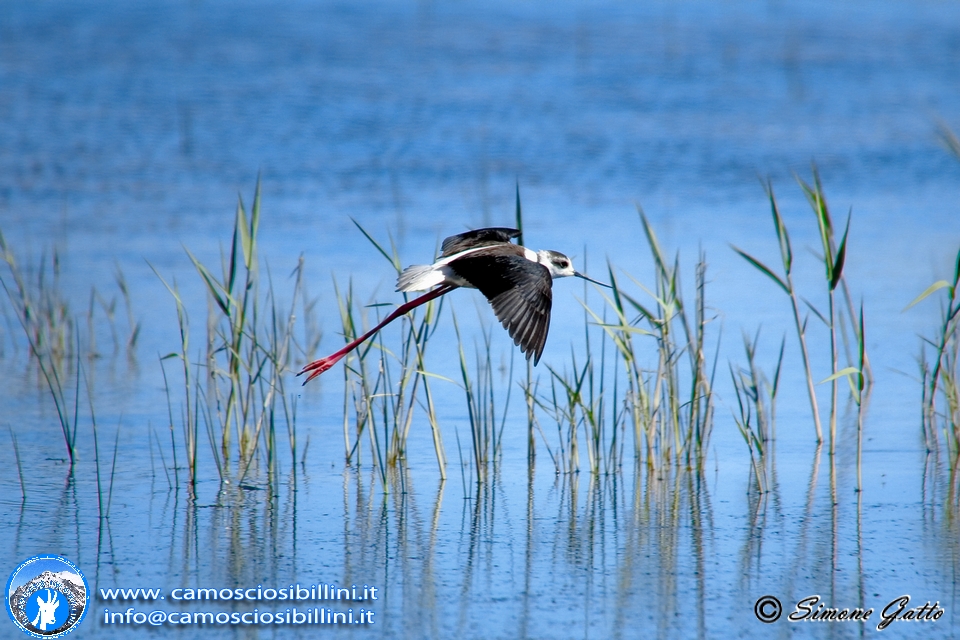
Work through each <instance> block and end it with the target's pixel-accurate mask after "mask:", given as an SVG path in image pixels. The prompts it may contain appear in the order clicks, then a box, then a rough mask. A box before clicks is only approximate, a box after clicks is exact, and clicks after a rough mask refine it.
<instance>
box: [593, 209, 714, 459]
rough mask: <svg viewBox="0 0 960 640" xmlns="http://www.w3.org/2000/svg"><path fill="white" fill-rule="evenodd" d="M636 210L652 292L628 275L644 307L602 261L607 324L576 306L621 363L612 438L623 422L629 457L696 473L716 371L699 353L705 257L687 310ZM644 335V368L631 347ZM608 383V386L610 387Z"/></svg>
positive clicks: (669, 265)
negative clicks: (648, 346)
mask: <svg viewBox="0 0 960 640" xmlns="http://www.w3.org/2000/svg"><path fill="white" fill-rule="evenodd" d="M638 212H639V214H640V221H641V224H642V226H643V231H644V235H645V237H646V240H647V246H648V248H649V250H650V252H651V256H652V258H653V263H654V289H653V290H652V291H651V290H649V289H647V288H646V287H644V286H643V285H642V284H641V283H640V282H638V281H636V280H635V279H633V278H632V277H630V279H631V280H632V281H633V282H634V284H636V285H637V287H638V288H639V289H640V290H641V291H643V292H644V293H646V294H647V295H648V296H649V297H650V298H651V299H652V304H651V303H643V302H640V301H639V299H638V298H639V296H638V295H637V294H633V295H631V294H628V293H627V292H626V290H624V288H623V287H622V286H621V284H620V282H619V281H618V280H617V277H616V274H615V273H614V270H613V267H612V266H610V267H608V273H609V277H610V282H611V286H612V291H611V294H610V295H607V294H606V293H603V292H601V293H602V295H603V297H604V299H605V301H606V303H607V308H608V309H610V310H611V311H612V312H613V314H614V316H615V317H614V321H613V322H607V321H606V320H605V318H604V316H603V315H602V314H599V313H597V312H596V311H594V310H592V309H590V308H589V307H587V306H586V305H584V306H585V308H586V309H587V312H588V313H589V314H590V316H591V317H592V319H593V321H594V322H595V323H596V324H598V325H599V326H601V327H602V328H603V330H604V332H605V335H606V337H607V339H609V340H610V341H611V342H612V343H613V345H614V347H615V348H616V354H617V356H616V358H615V360H617V361H619V362H620V363H621V364H622V365H623V371H624V378H625V380H624V383H623V385H624V386H623V393H624V394H625V396H624V403H625V411H623V412H622V413H615V414H614V415H615V420H616V422H615V426H614V428H612V429H610V430H609V433H611V437H613V434H615V433H616V431H617V428H616V427H617V426H621V425H622V426H626V423H629V426H630V428H631V430H632V431H633V436H634V447H635V449H634V452H635V455H636V457H637V458H638V459H642V460H645V463H646V465H647V466H648V467H649V468H651V469H656V468H662V467H665V466H671V465H676V466H677V467H682V468H686V469H690V470H700V469H702V467H703V463H704V460H705V457H706V452H707V447H708V444H709V439H710V432H711V429H712V426H713V410H714V405H713V380H714V375H715V372H716V356H714V357H713V364H712V365H711V364H710V358H709V357H708V355H707V352H706V343H707V326H708V324H709V322H710V320H709V319H708V318H707V306H706V270H707V265H706V259H705V257H704V255H703V254H702V253H701V255H700V257H699V260H698V262H697V264H696V269H695V280H694V282H695V296H694V300H693V307H692V309H688V307H687V304H686V302H685V301H684V298H683V295H682V292H681V286H680V283H681V278H680V266H679V255H677V256H676V257H675V258H674V260H673V261H672V262H668V261H667V259H666V257H665V255H664V253H663V250H662V249H661V247H660V243H659V241H658V240H657V236H656V234H655V232H654V230H653V227H652V226H651V225H650V222H649V220H648V219H647V217H646V214H644V212H643V210H642V209H639V207H638ZM646 338H649V339H651V340H652V341H653V343H654V344H655V345H656V364H655V365H654V366H653V367H650V368H648V367H645V366H644V364H643V363H644V358H643V354H644V353H645V349H643V348H642V347H640V346H639V345H637V344H636V340H637V339H646ZM718 345H719V341H718ZM615 380H616V378H614V379H611V380H610V382H609V383H610V384H614V385H615V386H614V389H617V387H616V384H619V383H618V382H615ZM574 382H575V381H574ZM600 393H601V394H603V393H604V390H603V389H601V390H600ZM614 395H615V392H614ZM598 450H599V449H598Z"/></svg>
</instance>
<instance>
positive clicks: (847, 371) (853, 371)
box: [817, 367, 860, 384]
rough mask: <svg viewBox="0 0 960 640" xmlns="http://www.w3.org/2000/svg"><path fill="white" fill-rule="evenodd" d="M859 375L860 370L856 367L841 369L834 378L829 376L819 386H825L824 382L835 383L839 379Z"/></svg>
mask: <svg viewBox="0 0 960 640" xmlns="http://www.w3.org/2000/svg"><path fill="white" fill-rule="evenodd" d="M859 373H860V369H857V368H856V367H847V368H846V369H841V370H840V371H837V372H836V373H835V374H833V375H832V376H828V377H826V378H824V379H823V380H821V381H820V382H818V383H817V384H823V383H824V382H833V381H834V380H836V379H837V378H842V377H843V376H852V375H855V374H859Z"/></svg>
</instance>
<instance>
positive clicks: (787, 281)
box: [732, 167, 867, 454]
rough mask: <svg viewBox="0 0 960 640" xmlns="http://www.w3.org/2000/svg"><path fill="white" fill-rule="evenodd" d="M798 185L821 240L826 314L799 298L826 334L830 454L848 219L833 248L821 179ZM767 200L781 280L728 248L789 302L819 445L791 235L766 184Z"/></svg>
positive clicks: (854, 327)
mask: <svg viewBox="0 0 960 640" xmlns="http://www.w3.org/2000/svg"><path fill="white" fill-rule="evenodd" d="M797 182H798V183H799V184H800V188H801V190H802V191H803V193H804V195H805V196H806V198H807V202H808V203H809V205H810V207H811V209H812V210H813V213H814V217H815V218H816V221H817V229H818V232H819V237H820V244H821V248H822V250H823V253H822V255H821V260H822V262H823V266H824V272H825V280H826V285H827V305H828V311H827V313H826V314H823V313H821V312H820V311H819V310H818V309H817V308H816V307H815V306H814V305H813V304H811V303H810V302H809V301H807V300H805V299H804V303H805V304H806V305H807V307H808V309H809V310H810V311H811V312H812V313H813V314H814V315H815V316H816V317H817V318H819V319H820V320H821V321H822V322H823V323H824V325H825V326H826V327H827V330H828V332H829V334H830V375H829V376H828V377H827V378H826V380H825V381H824V382H827V381H829V382H830V383H831V384H830V414H829V423H828V428H829V435H830V444H829V447H830V453H831V454H833V452H834V450H835V447H836V436H837V379H838V378H839V377H840V376H838V375H837V373H838V359H839V344H838V342H837V330H838V328H842V327H841V324H840V323H841V322H842V319H841V318H840V316H839V311H838V309H837V304H836V290H837V287H838V286H839V285H841V284H843V283H844V280H843V266H844V262H845V259H846V250H847V234H848V232H849V230H850V219H851V216H850V215H848V216H847V223H846V226H845V228H844V231H843V236H842V237H841V239H840V243H839V244H837V243H836V236H835V230H834V225H833V220H832V218H831V216H830V210H829V208H828V206H827V200H826V197H825V196H824V193H823V185H822V184H821V182H820V175H819V173H818V172H817V169H816V167H814V168H813V183H812V184H808V183H807V182H805V181H804V180H802V179H801V178H799V177H797ZM764 186H765V189H766V192H767V197H768V199H769V200H770V210H771V213H772V215H773V225H774V230H775V232H776V235H777V244H778V247H779V250H780V258H781V261H782V264H783V275H782V276H781V275H778V274H777V273H774V271H773V270H772V269H770V268H769V267H767V266H766V265H765V264H764V263H762V262H760V261H759V260H758V259H756V258H754V257H753V256H752V255H750V254H748V253H746V252H745V251H742V250H741V249H739V248H737V247H732V248H733V250H734V251H736V252H737V253H738V254H739V255H740V256H741V257H743V258H744V259H745V260H746V261H747V262H749V263H750V264H751V265H752V266H753V267H755V268H756V269H757V270H758V271H760V272H761V273H763V274H764V275H766V276H767V277H769V278H770V279H771V280H773V281H774V282H775V283H776V284H777V286H779V287H780V288H781V289H782V290H783V292H784V293H786V294H787V296H788V297H789V299H790V307H791V311H792V313H793V320H794V326H795V329H796V333H797V340H798V342H799V345H800V354H801V356H802V358H803V368H804V373H805V375H806V383H807V395H808V396H809V399H810V410H811V412H812V414H813V423H814V429H815V431H816V437H817V443H821V442H823V429H822V426H821V416H820V409H819V407H818V403H817V394H816V389H815V386H816V385H815V383H814V376H813V371H812V366H811V363H810V355H809V350H808V346H807V320H808V317H806V316H805V317H803V318H801V314H800V302H799V300H800V299H801V298H800V296H799V294H798V293H797V290H796V288H795V286H794V283H793V276H792V271H793V249H792V248H791V246H790V235H789V233H788V232H787V226H786V224H785V223H784V221H783V217H782V216H781V215H780V209H779V206H778V205H777V200H776V197H775V196H774V192H773V185H772V183H771V182H770V181H769V180H768V181H767V182H766V184H765V185H764ZM843 291H844V292H846V293H847V295H846V300H847V314H848V321H849V324H850V326H851V328H852V330H853V333H854V336H855V337H856V338H857V339H858V340H859V339H860V336H859V333H858V328H857V325H856V321H855V316H854V312H853V307H852V303H851V302H850V297H849V293H848V292H847V290H846V285H845V284H844V287H843ZM861 369H862V370H866V369H867V366H866V365H865V366H864V367H861Z"/></svg>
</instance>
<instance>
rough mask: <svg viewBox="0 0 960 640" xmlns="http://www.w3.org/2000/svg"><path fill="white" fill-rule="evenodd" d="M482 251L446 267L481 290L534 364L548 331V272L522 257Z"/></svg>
mask: <svg viewBox="0 0 960 640" xmlns="http://www.w3.org/2000/svg"><path fill="white" fill-rule="evenodd" d="M485 253H486V252H483V251H481V252H478V253H476V254H470V255H468V256H465V257H463V258H461V259H459V260H454V261H453V262H452V263H450V265H449V266H450V267H451V268H452V269H453V270H454V271H455V272H456V273H457V275H459V276H460V277H461V278H463V279H464V280H466V281H468V282H469V283H470V284H472V285H473V286H475V287H476V288H477V289H480V292H481V293H483V295H484V296H486V298H487V300H489V301H490V306H492V307H493V312H494V313H495V314H496V316H497V319H498V320H500V324H502V325H503V327H504V328H505V329H506V330H507V333H509V334H510V337H511V338H513V342H514V344H516V345H517V346H519V347H520V351H521V352H523V353H525V354H526V355H527V360H529V359H530V358H533V364H537V363H538V362H540V356H541V355H542V354H543V347H544V345H545V344H546V343H547V332H548V331H549V330H550V307H551V305H552V303H553V290H552V284H553V280H552V279H551V278H550V272H549V271H548V270H547V268H546V267H545V266H543V265H542V264H538V263H536V262H533V261H532V260H527V259H526V258H524V257H523V256H519V255H495V256H491V255H489V254H487V255H483V254H485Z"/></svg>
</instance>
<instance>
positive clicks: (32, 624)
mask: <svg viewBox="0 0 960 640" xmlns="http://www.w3.org/2000/svg"><path fill="white" fill-rule="evenodd" d="M4 595H5V596H6V601H7V613H8V614H9V615H10V619H11V620H13V623H14V624H16V625H17V626H18V627H20V630H21V631H23V632H24V633H26V634H27V635H30V636H33V637H34V638H59V637H61V636H64V635H66V634H68V633H70V632H71V631H73V629H74V627H76V626H77V625H78V624H80V621H81V620H83V616H84V615H85V614H86V612H87V605H88V603H89V600H90V587H89V585H88V584H87V579H86V578H85V577H84V576H83V573H82V572H81V571H80V569H78V568H77V566H76V565H75V564H73V563H72V562H70V561H69V560H67V559H66V558H64V557H63V556H57V555H43V556H33V557H32V558H28V559H26V560H24V561H23V562H22V563H21V564H20V566H18V567H17V568H16V569H14V570H13V573H11V574H10V579H9V580H7V589H6V591H5V592H4Z"/></svg>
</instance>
